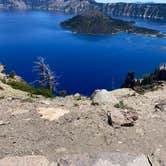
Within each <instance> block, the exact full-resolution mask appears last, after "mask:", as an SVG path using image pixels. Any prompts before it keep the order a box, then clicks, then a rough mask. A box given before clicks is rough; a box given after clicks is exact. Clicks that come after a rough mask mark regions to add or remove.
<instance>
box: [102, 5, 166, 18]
mask: <svg viewBox="0 0 166 166" xmlns="http://www.w3.org/2000/svg"><path fill="white" fill-rule="evenodd" d="M103 9H104V11H105V12H106V13H108V14H110V15H114V16H129V17H141V18H151V19H166V4H134V3H115V4H106V5H104V6H103Z"/></svg>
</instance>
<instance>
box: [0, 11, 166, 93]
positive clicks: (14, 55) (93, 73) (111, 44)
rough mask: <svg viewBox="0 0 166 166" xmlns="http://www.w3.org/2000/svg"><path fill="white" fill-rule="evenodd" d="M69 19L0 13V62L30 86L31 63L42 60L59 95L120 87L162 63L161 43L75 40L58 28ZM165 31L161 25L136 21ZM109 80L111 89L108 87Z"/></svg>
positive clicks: (133, 38) (124, 37)
mask: <svg viewBox="0 0 166 166" xmlns="http://www.w3.org/2000/svg"><path fill="white" fill-rule="evenodd" d="M69 17H71V15H65V14H58V13H52V12H42V11H27V12H0V61H1V62H2V63H5V64H7V69H8V72H9V71H10V70H15V71H16V73H17V74H18V75H21V76H22V77H23V78H24V79H25V80H27V81H29V82H33V81H34V80H35V77H36V75H35V73H34V72H33V71H32V66H33V62H34V61H35V60H36V58H37V57H38V56H43V57H45V58H46V60H47V62H48V63H49V64H50V66H51V68H52V69H54V71H55V73H56V74H57V75H58V76H60V78H59V83H60V84H59V86H58V90H60V89H66V90H67V91H68V93H69V94H71V93H76V92H80V93H81V94H85V95H90V94H91V93H92V92H93V91H94V89H98V88H106V89H111V88H112V87H114V88H118V87H120V85H121V83H122V81H123V80H124V78H125V75H126V73H127V72H128V71H135V73H136V75H137V76H141V75H143V74H145V73H148V72H150V71H152V70H154V69H155V68H156V67H157V66H158V65H159V64H160V63H163V62H166V50H165V49H163V47H165V46H166V39H164V38H163V39H160V38H152V37H145V36H143V35H132V34H130V35H129V34H125V33H121V34H116V35H107V36H104V35H99V36H91V35H78V34H73V33H71V32H69V31H67V30H65V29H63V28H61V27H60V26H59V22H61V21H63V20H65V19H67V18H69ZM136 21H137V25H139V26H145V27H150V28H154V29H158V30H161V31H163V32H166V23H165V22H152V21H149V20H148V21H147V20H140V19H139V20H136ZM112 80H113V82H114V83H113V85H112Z"/></svg>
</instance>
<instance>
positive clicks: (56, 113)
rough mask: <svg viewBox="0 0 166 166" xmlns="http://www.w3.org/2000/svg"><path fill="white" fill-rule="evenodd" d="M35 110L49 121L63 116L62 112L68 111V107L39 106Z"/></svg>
mask: <svg viewBox="0 0 166 166" xmlns="http://www.w3.org/2000/svg"><path fill="white" fill-rule="evenodd" d="M37 111H38V112H39V114H41V115H42V118H44V119H48V120H50V121H53V120H58V119H59V118H60V117H61V116H64V114H67V113H69V110H68V109H65V108H60V107H58V108H54V107H49V108H46V107H39V108H37Z"/></svg>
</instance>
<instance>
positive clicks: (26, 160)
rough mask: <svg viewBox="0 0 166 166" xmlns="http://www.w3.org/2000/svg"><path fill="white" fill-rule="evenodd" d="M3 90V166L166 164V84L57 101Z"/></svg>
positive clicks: (0, 150) (0, 162)
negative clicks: (142, 91)
mask: <svg viewBox="0 0 166 166" xmlns="http://www.w3.org/2000/svg"><path fill="white" fill-rule="evenodd" d="M0 87H1V88H0V158H1V160H0V165H1V166H4V165H5V164H6V163H8V165H9V166H17V165H19V164H21V163H22V164H21V165H28V164H29V165H31V166H33V165H34V166H37V165H39V166H41V165H43V166H47V165H48V166H54V165H58V163H59V165H61V166H66V165H75V166H81V165H82V164H84V165H87V166H92V165H95V166H97V165H100V166H101V165H104V166H110V165H111V164H112V165H113V166H115V165H118V164H119V165H120V166H122V165H123V166H124V165H125V164H126V166H127V165H131V166H138V165H143V166H150V164H152V166H158V165H159V166H160V165H161V166H163V165H164V164H166V158H165V157H166V156H165V153H166V141H165V137H166V121H165V119H166V84H165V83H163V84H162V86H161V87H160V88H159V89H158V90H156V91H153V92H147V93H145V94H144V95H140V94H137V93H136V92H135V91H133V90H131V89H118V90H114V91H110V92H109V91H107V90H97V91H96V92H95V93H94V94H93V95H92V97H91V98H88V97H84V96H80V95H79V94H76V95H72V96H67V97H64V98H62V97H56V98H54V99H46V98H44V97H41V96H37V97H33V98H32V97H31V96H29V95H28V94H27V93H24V92H22V91H19V90H14V89H12V88H11V87H10V86H8V85H6V84H3V83H0ZM4 163H5V164H4ZM124 163H125V164H124ZM157 164H158V165H157Z"/></svg>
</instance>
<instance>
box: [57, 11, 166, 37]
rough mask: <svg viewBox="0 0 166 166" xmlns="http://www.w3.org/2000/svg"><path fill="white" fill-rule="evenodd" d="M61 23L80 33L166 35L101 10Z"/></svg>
mask: <svg viewBox="0 0 166 166" xmlns="http://www.w3.org/2000/svg"><path fill="white" fill-rule="evenodd" d="M60 25H61V26H62V27H64V28H67V29H70V30H72V31H73V32H76V33H79V34H115V33H120V32H126V33H134V34H143V35H147V36H154V37H164V36H165V35H164V34H162V33H161V32H160V31H158V30H153V29H148V28H144V27H138V26H136V25H135V22H134V21H124V20H119V19H114V18H112V17H110V16H107V15H104V14H103V13H102V12H100V11H95V10H94V11H93V10H92V11H88V12H85V13H83V14H80V15H77V16H74V17H73V18H71V19H69V20H66V21H64V22H61V23H60Z"/></svg>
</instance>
